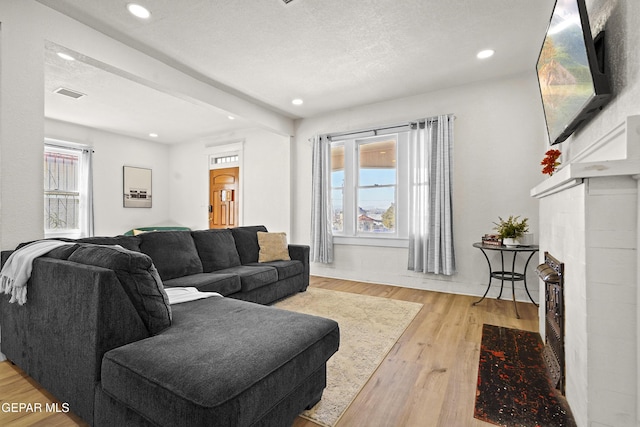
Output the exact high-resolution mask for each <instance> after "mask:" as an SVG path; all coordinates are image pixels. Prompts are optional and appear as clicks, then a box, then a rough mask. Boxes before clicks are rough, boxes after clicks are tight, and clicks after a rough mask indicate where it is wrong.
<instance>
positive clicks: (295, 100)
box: [291, 98, 304, 105]
mask: <svg viewBox="0 0 640 427" xmlns="http://www.w3.org/2000/svg"><path fill="white" fill-rule="evenodd" d="M291 103H292V104H293V105H302V104H304V101H303V100H302V99H300V98H296V99H294V100H293V101H291Z"/></svg>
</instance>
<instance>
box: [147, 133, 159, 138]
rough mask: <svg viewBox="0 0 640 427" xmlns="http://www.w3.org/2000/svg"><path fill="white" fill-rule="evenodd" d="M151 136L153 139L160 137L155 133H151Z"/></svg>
mask: <svg viewBox="0 0 640 427" xmlns="http://www.w3.org/2000/svg"><path fill="white" fill-rule="evenodd" d="M149 136H150V137H151V138H157V137H158V134H157V133H153V132H151V133H150V134H149Z"/></svg>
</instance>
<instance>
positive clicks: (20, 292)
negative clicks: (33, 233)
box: [0, 240, 72, 305]
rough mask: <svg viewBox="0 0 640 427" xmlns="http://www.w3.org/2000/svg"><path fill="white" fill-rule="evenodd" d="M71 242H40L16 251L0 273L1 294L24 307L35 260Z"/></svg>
mask: <svg viewBox="0 0 640 427" xmlns="http://www.w3.org/2000/svg"><path fill="white" fill-rule="evenodd" d="M71 244H72V243H69V242H62V241H60V240H38V241H37V242H33V243H29V244H28V245H25V246H23V247H21V248H20V249H18V250H17V251H14V252H13V253H12V254H11V255H10V256H9V258H8V259H7V262H6V263H5V264H4V266H3V267H2V271H0V293H5V294H7V295H11V300H9V302H10V303H14V302H17V303H18V304H20V305H23V304H24V303H25V302H27V282H28V281H29V278H30V277H31V271H32V270H33V260H34V259H36V258H37V257H39V256H41V255H44V254H46V253H47V252H50V251H51V250H53V249H55V248H57V247H60V246H65V245H71Z"/></svg>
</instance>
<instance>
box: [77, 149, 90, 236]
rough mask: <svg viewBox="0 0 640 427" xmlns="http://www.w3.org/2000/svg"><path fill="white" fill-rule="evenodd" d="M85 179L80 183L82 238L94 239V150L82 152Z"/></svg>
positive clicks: (81, 164)
mask: <svg viewBox="0 0 640 427" xmlns="http://www.w3.org/2000/svg"><path fill="white" fill-rule="evenodd" d="M80 167H81V168H82V171H81V173H80V175H81V176H82V177H83V179H82V180H81V182H80V218H79V219H80V236H81V237H92V236H93V235H94V215H93V150H92V149H90V148H89V149H87V148H85V149H83V150H82V161H81V162H80Z"/></svg>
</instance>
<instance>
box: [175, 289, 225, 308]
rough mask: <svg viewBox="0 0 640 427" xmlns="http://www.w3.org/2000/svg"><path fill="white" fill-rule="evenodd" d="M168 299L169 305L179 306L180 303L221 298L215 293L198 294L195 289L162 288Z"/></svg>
mask: <svg viewBox="0 0 640 427" xmlns="http://www.w3.org/2000/svg"><path fill="white" fill-rule="evenodd" d="M164 290H165V292H166V293H167V296H168V297H169V304H171V305H173V304H179V303H181V302H189V301H195V300H197V299H202V298H209V297H222V295H220V294H219V293H217V292H200V291H199V290H198V289H197V288H192V287H187V288H181V287H175V288H174V287H167V288H164Z"/></svg>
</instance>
